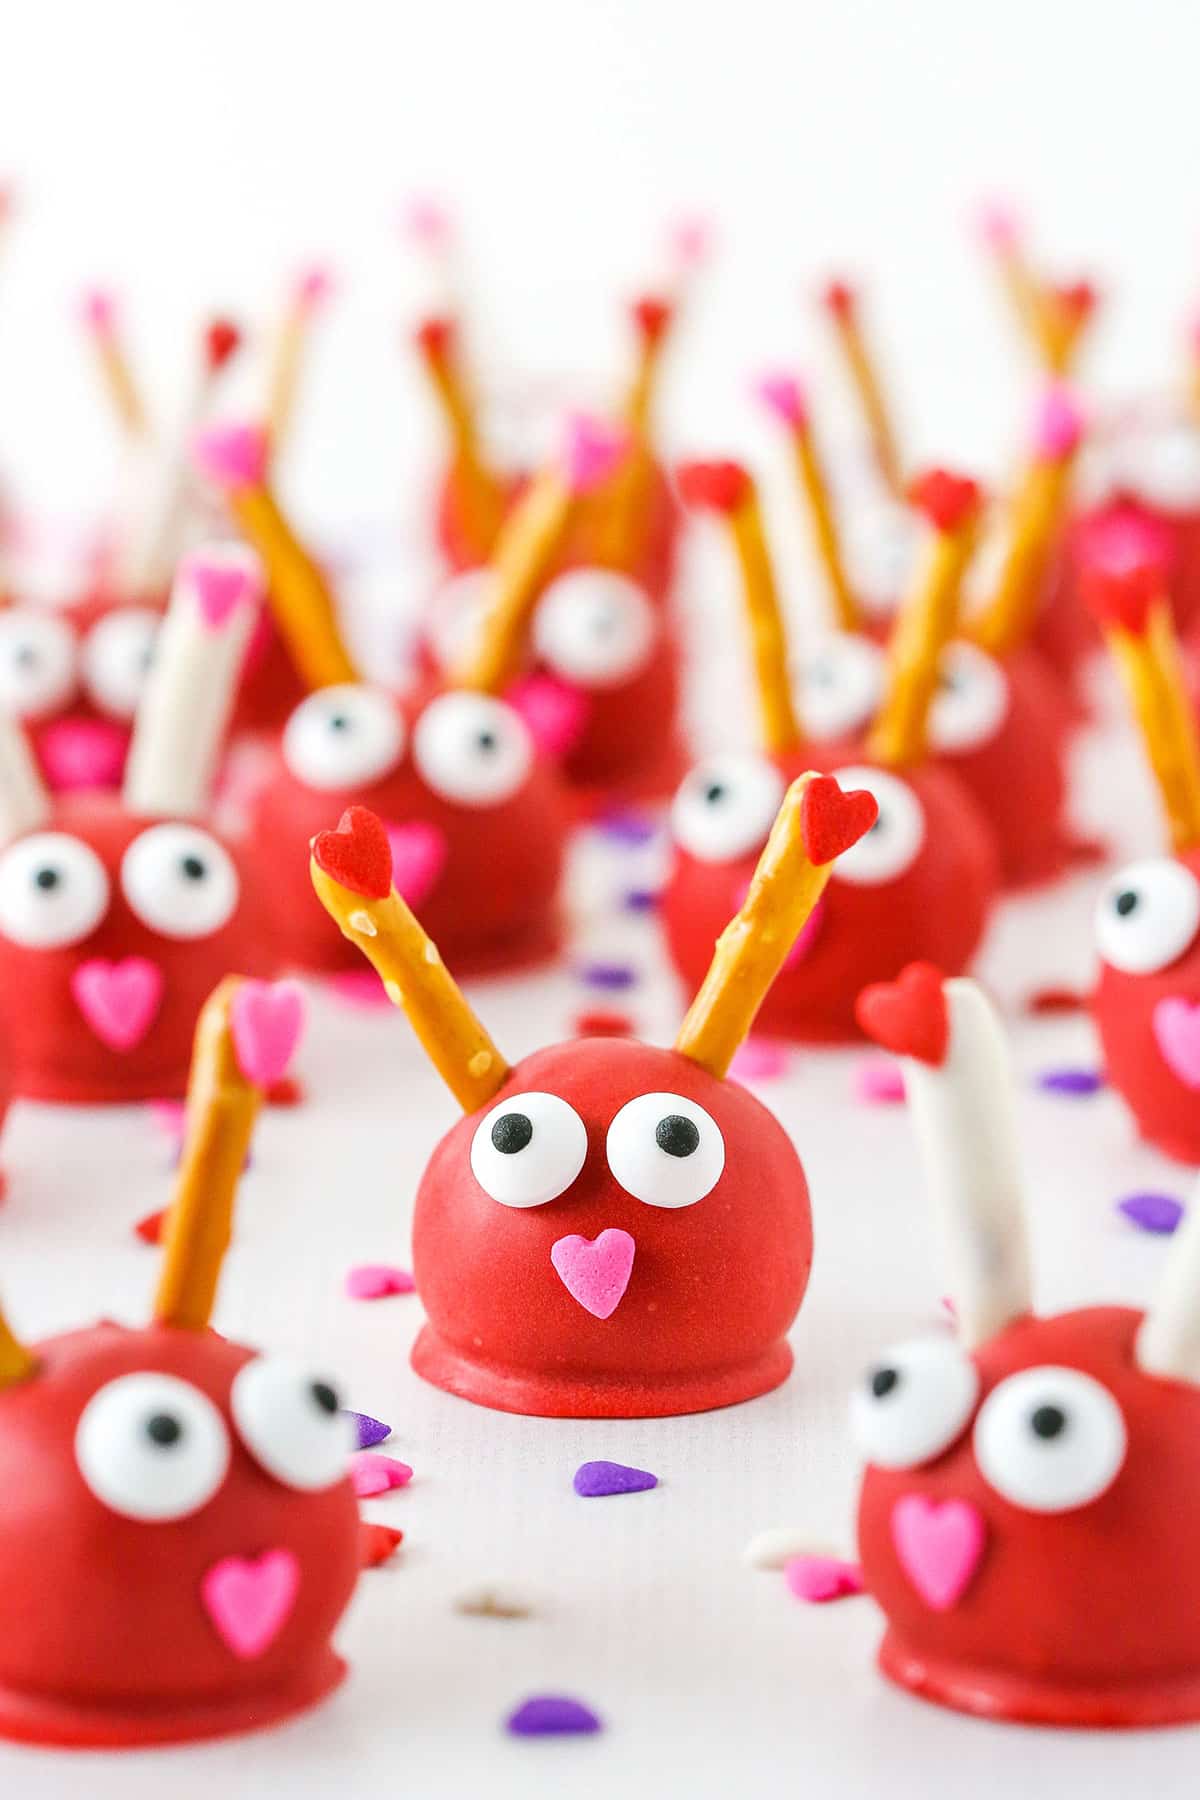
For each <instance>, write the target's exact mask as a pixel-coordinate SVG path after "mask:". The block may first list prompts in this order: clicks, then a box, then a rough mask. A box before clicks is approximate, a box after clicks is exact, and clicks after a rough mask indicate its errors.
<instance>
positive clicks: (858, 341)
mask: <svg viewBox="0 0 1200 1800" xmlns="http://www.w3.org/2000/svg"><path fill="white" fill-rule="evenodd" d="M824 302H825V310H826V311H827V313H828V314H829V317H830V318H831V319H832V321H833V327H834V330H835V332H836V334H837V341H838V347H839V349H840V350H841V353H842V359H843V361H844V362H845V365H846V369H847V372H848V374H849V376H850V380H851V383H852V384H853V387H854V391H855V393H856V394H857V396H858V403H859V406H860V408H861V410H862V415H863V419H864V422H865V424H866V427H867V435H868V437H869V438H870V441H871V448H872V450H873V451H874V454H875V461H876V462H877V464H878V465H879V472H880V474H881V475H882V476H883V479H884V481H885V482H886V483H887V485H888V487H889V488H890V489H891V491H892V493H893V494H895V495H896V497H897V498H898V499H902V498H903V497H904V474H903V470H902V468H901V463H900V452H899V450H898V448H897V442H896V431H895V426H894V425H893V423H892V415H891V409H890V407H889V406H888V403H887V400H886V398H885V396H884V390H883V383H882V381H881V380H880V377H879V371H878V368H877V367H876V363H875V358H874V355H873V354H872V351H871V349H870V346H869V345H868V343H867V339H866V336H865V334H864V332H863V328H862V319H861V316H860V312H859V297H858V294H857V293H856V292H855V290H854V289H853V288H852V287H851V286H850V285H849V284H848V283H847V282H845V281H832V282H830V283H829V285H828V287H827V288H826V289H825V294H824Z"/></svg>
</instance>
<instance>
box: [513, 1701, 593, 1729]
mask: <svg viewBox="0 0 1200 1800" xmlns="http://www.w3.org/2000/svg"><path fill="white" fill-rule="evenodd" d="M505 1723H506V1725H507V1728H508V1730H509V1731H511V1732H512V1734H513V1736H514V1737H561V1736H563V1735H566V1734H578V1733H583V1732H591V1731H599V1729H600V1720H599V1719H598V1718H597V1716H596V1714H595V1713H594V1712H593V1711H592V1709H591V1707H590V1706H585V1705H584V1704H583V1701H582V1700H572V1699H571V1698H570V1696H569V1695H567V1694H534V1695H533V1696H532V1698H531V1699H529V1700H523V1701H522V1702H521V1704H520V1706H518V1707H517V1710H516V1711H515V1712H512V1713H509V1715H508V1718H507V1720H506V1721H505Z"/></svg>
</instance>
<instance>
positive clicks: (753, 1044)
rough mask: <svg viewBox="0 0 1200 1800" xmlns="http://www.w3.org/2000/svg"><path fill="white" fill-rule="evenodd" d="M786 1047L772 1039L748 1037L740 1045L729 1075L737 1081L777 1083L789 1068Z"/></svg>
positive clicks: (789, 1062) (789, 1060)
mask: <svg viewBox="0 0 1200 1800" xmlns="http://www.w3.org/2000/svg"><path fill="white" fill-rule="evenodd" d="M791 1060H792V1059H791V1056H790V1054H789V1052H788V1050H787V1047H786V1045H784V1044H780V1043H776V1042H775V1040H774V1039H773V1038H761V1037H748V1038H747V1039H746V1041H745V1043H744V1044H742V1045H740V1046H739V1048H738V1051H737V1054H736V1056H735V1057H734V1059H733V1062H732V1063H731V1065H730V1069H729V1073H730V1074H731V1075H733V1076H734V1077H735V1078H736V1079H737V1080H738V1081H778V1080H779V1079H780V1077H781V1076H783V1075H786V1074H787V1072H788V1069H789V1068H790V1067H791Z"/></svg>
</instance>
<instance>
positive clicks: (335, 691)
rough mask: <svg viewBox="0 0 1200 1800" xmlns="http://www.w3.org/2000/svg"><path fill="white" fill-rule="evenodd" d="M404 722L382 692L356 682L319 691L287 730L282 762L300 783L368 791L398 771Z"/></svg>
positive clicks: (293, 717) (305, 702) (324, 788)
mask: <svg viewBox="0 0 1200 1800" xmlns="http://www.w3.org/2000/svg"><path fill="white" fill-rule="evenodd" d="M403 755H404V721H403V719H402V718H401V716H400V713H399V711H398V709H397V707H396V705H395V703H394V701H393V700H392V699H391V697H390V696H389V695H388V694H385V693H384V692H383V690H382V689H381V688H371V687H360V686H357V685H356V684H354V683H352V682H344V683H342V684H341V685H340V686H336V687H327V688H319V689H318V690H317V692H316V693H315V694H310V695H309V697H308V699H307V700H302V701H301V703H300V705H299V706H298V707H297V708H296V710H295V712H294V713H293V714H292V715H291V717H290V718H289V720H288V722H287V724H286V725H285V726H284V730H283V760H284V762H285V763H286V765H287V767H288V768H289V769H290V771H291V773H292V774H293V775H294V776H295V777H296V779H297V781H302V782H303V783H304V785H305V786H306V787H310V788H317V789H318V790H319V791H321V792H325V791H329V792H337V791H338V790H339V789H342V788H358V787H366V786H367V785H369V784H370V783H371V782H373V781H380V780H382V778H383V777H384V776H385V775H390V774H391V772H392V770H393V769H395V768H397V767H398V766H399V763H400V759H401V757H402V756H403Z"/></svg>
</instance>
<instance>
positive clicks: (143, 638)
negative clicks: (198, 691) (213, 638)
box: [82, 606, 161, 719]
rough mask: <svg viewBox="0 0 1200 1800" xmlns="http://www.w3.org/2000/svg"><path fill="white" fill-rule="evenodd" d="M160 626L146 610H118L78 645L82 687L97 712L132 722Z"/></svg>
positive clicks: (158, 621) (125, 608) (131, 608)
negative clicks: (80, 657)
mask: <svg viewBox="0 0 1200 1800" xmlns="http://www.w3.org/2000/svg"><path fill="white" fill-rule="evenodd" d="M160 625H161V620H160V617H159V615H158V614H157V613H156V612H153V611H152V610H151V609H150V607H148V606H120V607H117V609H116V610H115V611H114V612H110V613H107V614H106V615H105V616H104V618H102V619H100V620H98V621H97V623H96V624H95V625H93V626H92V629H91V630H90V631H89V632H88V634H87V636H86V637H85V638H84V640H83V645H82V662H83V684H84V686H85V687H86V689H87V691H88V694H89V695H90V697H91V700H92V702H93V704H94V705H95V706H96V707H97V708H98V709H99V711H100V712H102V713H107V714H108V715H109V716H110V717H111V718H114V719H132V717H133V715H134V713H135V712H136V711H137V708H138V703H139V701H140V700H141V697H142V692H143V689H144V688H145V685H146V677H147V676H148V675H149V673H150V665H151V663H152V662H153V660H154V646H155V644H156V643H157V641H158V633H159V628H160Z"/></svg>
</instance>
